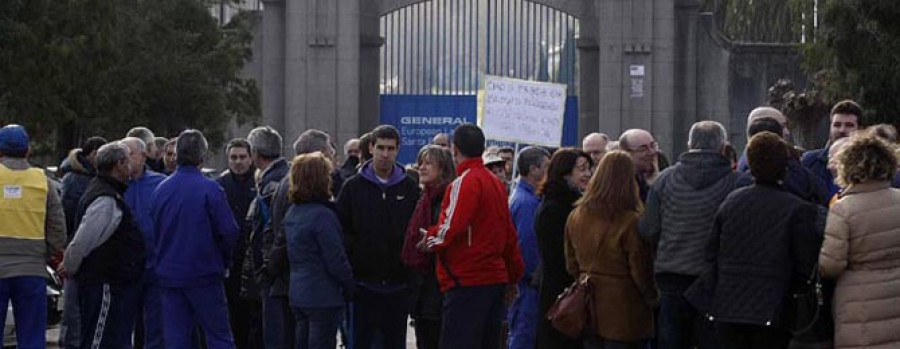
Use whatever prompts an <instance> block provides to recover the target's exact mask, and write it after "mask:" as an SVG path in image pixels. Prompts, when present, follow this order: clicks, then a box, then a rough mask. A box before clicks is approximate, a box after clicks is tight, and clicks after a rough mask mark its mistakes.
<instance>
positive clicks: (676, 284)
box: [656, 274, 717, 349]
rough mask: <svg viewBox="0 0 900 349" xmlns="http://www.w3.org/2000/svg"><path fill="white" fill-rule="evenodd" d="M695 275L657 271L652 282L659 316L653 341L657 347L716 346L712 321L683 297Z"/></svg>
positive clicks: (663, 348)
mask: <svg viewBox="0 0 900 349" xmlns="http://www.w3.org/2000/svg"><path fill="white" fill-rule="evenodd" d="M696 279H697V277H695V276H686V275H676V274H657V275H656V285H657V287H659V293H660V298H659V318H658V320H657V321H658V328H657V337H658V340H657V343H658V348H659V349H683V348H694V347H695V346H696V347H697V348H700V349H710V348H716V347H717V345H716V344H715V330H714V329H713V324H712V322H710V321H708V320H707V319H706V318H705V317H704V316H703V314H699V313H697V311H696V310H695V309H694V307H693V306H691V304H690V303H688V301H687V300H686V299H685V298H684V292H685V291H687V289H688V288H689V287H691V284H693V282H694V280H696Z"/></svg>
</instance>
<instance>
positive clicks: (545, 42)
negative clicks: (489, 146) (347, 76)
mask: <svg viewBox="0 0 900 349" xmlns="http://www.w3.org/2000/svg"><path fill="white" fill-rule="evenodd" d="M380 25H381V36H382V37H383V38H384V40H385V41H384V46H382V48H381V67H380V71H381V74H380V76H381V79H380V90H381V95H382V97H381V105H382V108H381V121H382V123H387V124H392V125H394V126H397V127H398V128H399V129H400V130H401V133H402V136H403V138H404V142H403V146H404V147H401V155H400V160H401V161H403V162H411V161H413V159H414V158H415V153H416V152H417V151H418V149H419V148H420V147H421V146H422V145H424V144H427V143H428V141H429V140H430V137H431V136H432V135H433V134H434V133H437V132H448V131H449V130H452V129H453V127H455V125H456V124H458V123H460V122H461V121H466V122H474V121H475V114H476V96H475V95H476V93H477V91H478V90H479V89H480V88H481V86H482V85H483V80H484V76H485V75H497V76H505V77H512V78H517V79H525V80H533V81H544V82H554V83H560V84H565V85H567V86H568V89H567V91H568V95H569V100H568V101H567V108H566V120H565V123H564V132H563V133H564V137H563V138H564V139H563V144H564V145H571V144H574V143H575V141H576V140H575V139H574V138H575V137H577V135H576V132H577V124H576V122H577V99H576V98H575V97H574V96H576V95H577V85H576V79H575V77H576V76H577V67H578V64H577V57H576V54H575V52H576V50H575V37H576V36H577V35H578V30H579V26H578V20H577V19H576V18H575V17H573V16H570V15H568V14H566V13H564V12H561V11H558V10H556V9H553V8H550V7H547V6H544V5H541V4H537V3H534V2H531V1H527V0H430V1H425V2H420V3H417V4H414V5H410V6H407V7H404V8H401V9H399V10H396V11H394V12H391V13H388V14H387V15H385V16H382V17H381V23H380ZM489 136H490V135H488V137H489Z"/></svg>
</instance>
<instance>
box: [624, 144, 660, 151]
mask: <svg viewBox="0 0 900 349" xmlns="http://www.w3.org/2000/svg"><path fill="white" fill-rule="evenodd" d="M628 151H630V152H632V153H649V152H651V151H659V143H657V142H650V143H647V144H644V145H642V146H639V147H636V148H634V149H629V150H628Z"/></svg>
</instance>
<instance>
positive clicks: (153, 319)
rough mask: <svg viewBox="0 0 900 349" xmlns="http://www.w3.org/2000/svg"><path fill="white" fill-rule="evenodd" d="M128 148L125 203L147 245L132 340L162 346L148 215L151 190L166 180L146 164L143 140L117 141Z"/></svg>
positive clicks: (151, 195) (160, 321)
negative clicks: (128, 163) (128, 162)
mask: <svg viewBox="0 0 900 349" xmlns="http://www.w3.org/2000/svg"><path fill="white" fill-rule="evenodd" d="M121 143H122V144H124V145H125V146H127V147H128V148H129V150H130V154H131V155H129V156H128V158H129V161H130V163H131V173H129V179H128V181H127V184H128V190H126V191H125V203H126V204H127V205H128V208H129V209H131V212H132V214H133V215H134V219H135V221H137V223H138V227H139V228H140V230H141V232H142V233H144V243H145V244H146V246H148V248H147V263H146V265H147V269H146V270H145V271H144V274H143V277H142V279H141V286H140V291H139V294H138V298H136V301H138V302H140V304H142V306H141V307H140V308H139V310H140V312H139V316H138V319H137V325H138V326H137V328H135V341H137V342H143V343H144V348H147V349H154V348H163V333H162V313H160V305H159V302H160V300H159V289H158V288H157V286H156V281H155V280H156V277H155V276H154V275H153V268H152V267H153V265H152V263H151V261H152V260H153V219H152V217H150V202H151V199H152V198H153V191H154V190H156V187H157V186H159V184H160V183H162V181H163V180H165V179H166V176H164V175H162V174H160V173H157V172H154V171H153V170H151V169H149V166H148V165H146V163H147V159H148V154H147V147H146V144H145V143H144V141H143V140H141V139H140V138H137V137H126V138H125V139H123V140H122V141H121Z"/></svg>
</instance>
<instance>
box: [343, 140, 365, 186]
mask: <svg viewBox="0 0 900 349" xmlns="http://www.w3.org/2000/svg"><path fill="white" fill-rule="evenodd" d="M359 157H360V150H359V138H350V140H349V141H347V143H344V163H343V164H342V165H341V177H342V178H344V179H347V178H350V176H352V175H355V174H356V167H357V166H359V163H360V161H359Z"/></svg>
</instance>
